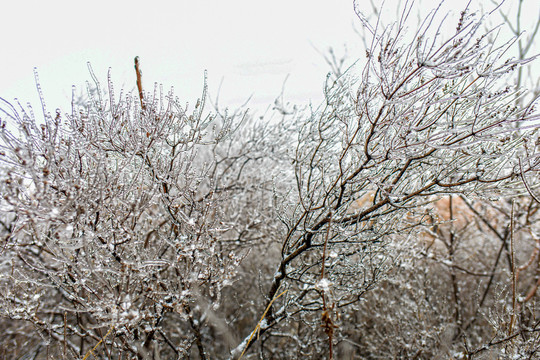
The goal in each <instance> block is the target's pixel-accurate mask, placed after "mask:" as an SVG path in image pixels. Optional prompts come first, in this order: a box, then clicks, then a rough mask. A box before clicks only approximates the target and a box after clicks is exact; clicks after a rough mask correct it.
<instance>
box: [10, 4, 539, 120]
mask: <svg viewBox="0 0 540 360" xmlns="http://www.w3.org/2000/svg"><path fill="white" fill-rule="evenodd" d="M512 1H513V2H517V0H511V2H512ZM525 1H529V2H531V0H525ZM535 1H537V0H532V2H535ZM363 2H365V8H366V13H370V12H371V11H370V9H371V5H369V1H368V0H359V3H361V4H362V3H363ZM375 2H377V3H378V2H379V1H375ZM395 2H396V1H387V5H386V8H387V9H388V10H389V11H390V12H392V11H394V12H395V9H396V6H395ZM438 2H439V1H438V0H437V1H435V0H424V1H422V6H427V7H429V8H431V7H433V6H435V5H436V4H438ZM448 2H449V3H450V2H451V3H452V4H451V7H455V10H456V11H459V10H460V8H459V7H458V5H457V4H458V3H464V2H466V1H465V0H459V1H457V0H454V1H450V0H449V1H448ZM483 2H484V3H487V4H489V3H490V2H489V0H485V1H483ZM2 7H3V11H2V12H3V14H2V17H1V18H0V32H1V34H2V44H1V46H2V56H0V96H1V97H3V98H5V99H7V100H10V101H11V100H13V98H14V97H18V98H19V99H20V100H21V101H22V102H26V101H32V102H33V103H36V91H35V83H34V78H33V72H32V71H33V70H32V69H33V68H34V67H37V68H38V72H39V76H40V80H41V85H42V87H43V90H44V93H45V98H46V100H47V103H48V107H49V109H50V110H52V109H54V108H56V107H59V106H60V107H62V108H63V110H64V111H69V107H68V104H69V101H68V99H69V98H70V97H71V86H72V85H76V86H77V87H78V89H79V92H82V91H83V85H84V81H86V80H89V79H90V77H89V74H88V70H87V65H86V63H87V61H90V62H91V64H92V67H93V68H94V71H95V73H96V75H97V76H98V78H99V79H100V80H101V83H102V85H105V84H106V76H107V70H108V68H109V67H110V68H111V69H112V77H113V80H114V82H115V85H116V91H117V92H118V91H119V90H120V89H119V88H120V87H124V88H125V89H126V90H133V89H134V86H135V74H134V70H133V58H134V57H135V56H136V55H138V56H139V57H140V59H141V67H142V70H143V82H144V85H145V89H146V90H150V89H151V87H152V86H153V83H154V82H157V83H162V84H163V85H164V88H165V89H168V88H169V87H170V86H174V88H175V93H176V95H178V96H180V97H181V98H185V101H189V102H193V101H194V100H195V99H196V97H197V96H199V95H200V93H201V90H202V83H203V74H204V70H205V69H206V70H208V84H209V87H210V88H209V90H210V95H211V97H212V98H215V96H216V94H217V92H218V88H219V85H220V82H222V86H221V91H220V105H228V106H230V107H234V106H237V105H239V104H241V103H243V102H244V101H245V100H246V99H247V98H248V97H249V96H250V95H253V98H252V101H251V104H252V106H253V107H262V106H263V104H268V105H271V104H272V103H273V100H274V99H275V98H276V97H277V96H279V94H280V92H281V90H282V86H283V83H284V81H285V79H286V78H287V76H288V79H287V82H286V84H285V95H286V99H289V100H290V101H294V102H298V103H304V104H305V103H307V102H309V101H310V100H312V101H313V102H314V103H317V102H319V101H320V100H321V99H322V86H323V83H324V80H325V75H326V73H327V72H328V70H329V68H328V66H327V65H326V64H325V62H324V59H323V57H322V56H321V55H320V54H319V53H318V51H317V49H318V50H321V51H324V50H326V49H327V48H328V47H329V46H332V47H334V48H335V49H336V52H337V53H338V54H341V53H343V49H344V45H345V44H346V45H347V48H348V49H349V51H348V52H349V54H351V55H352V56H353V57H354V56H355V54H358V56H362V51H361V49H362V42H361V39H360V38H359V36H358V35H357V34H356V33H355V31H354V30H353V26H355V27H356V28H358V29H359V28H361V25H360V23H359V21H358V20H357V18H356V15H355V13H354V10H353V1H352V0H272V1H260V0H190V1H187V0H177V1H166V0H153V1H151V2H147V1H146V2H140V3H138V4H137V1H135V0H132V1H123V0H122V1H118V0H116V1H115V0H93V1H84V2H82V1H76V0H71V1H60V0H48V1H43V0H39V1H28V0H17V1H9V2H7V1H4V4H3V6H2ZM533 14H534V13H533ZM411 25H412V26H414V25H415V24H411Z"/></svg>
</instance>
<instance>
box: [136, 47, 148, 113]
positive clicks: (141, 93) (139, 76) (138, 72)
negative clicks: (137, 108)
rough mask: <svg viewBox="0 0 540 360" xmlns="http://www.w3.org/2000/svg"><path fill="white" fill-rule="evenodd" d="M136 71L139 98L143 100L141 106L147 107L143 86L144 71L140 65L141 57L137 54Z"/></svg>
mask: <svg viewBox="0 0 540 360" xmlns="http://www.w3.org/2000/svg"><path fill="white" fill-rule="evenodd" d="M135 73H136V74H137V89H138V90H139V99H140V100H141V108H142V109H143V110H145V109H146V106H145V104H144V92H143V87H142V72H141V68H140V65H139V57H138V56H135Z"/></svg>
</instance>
